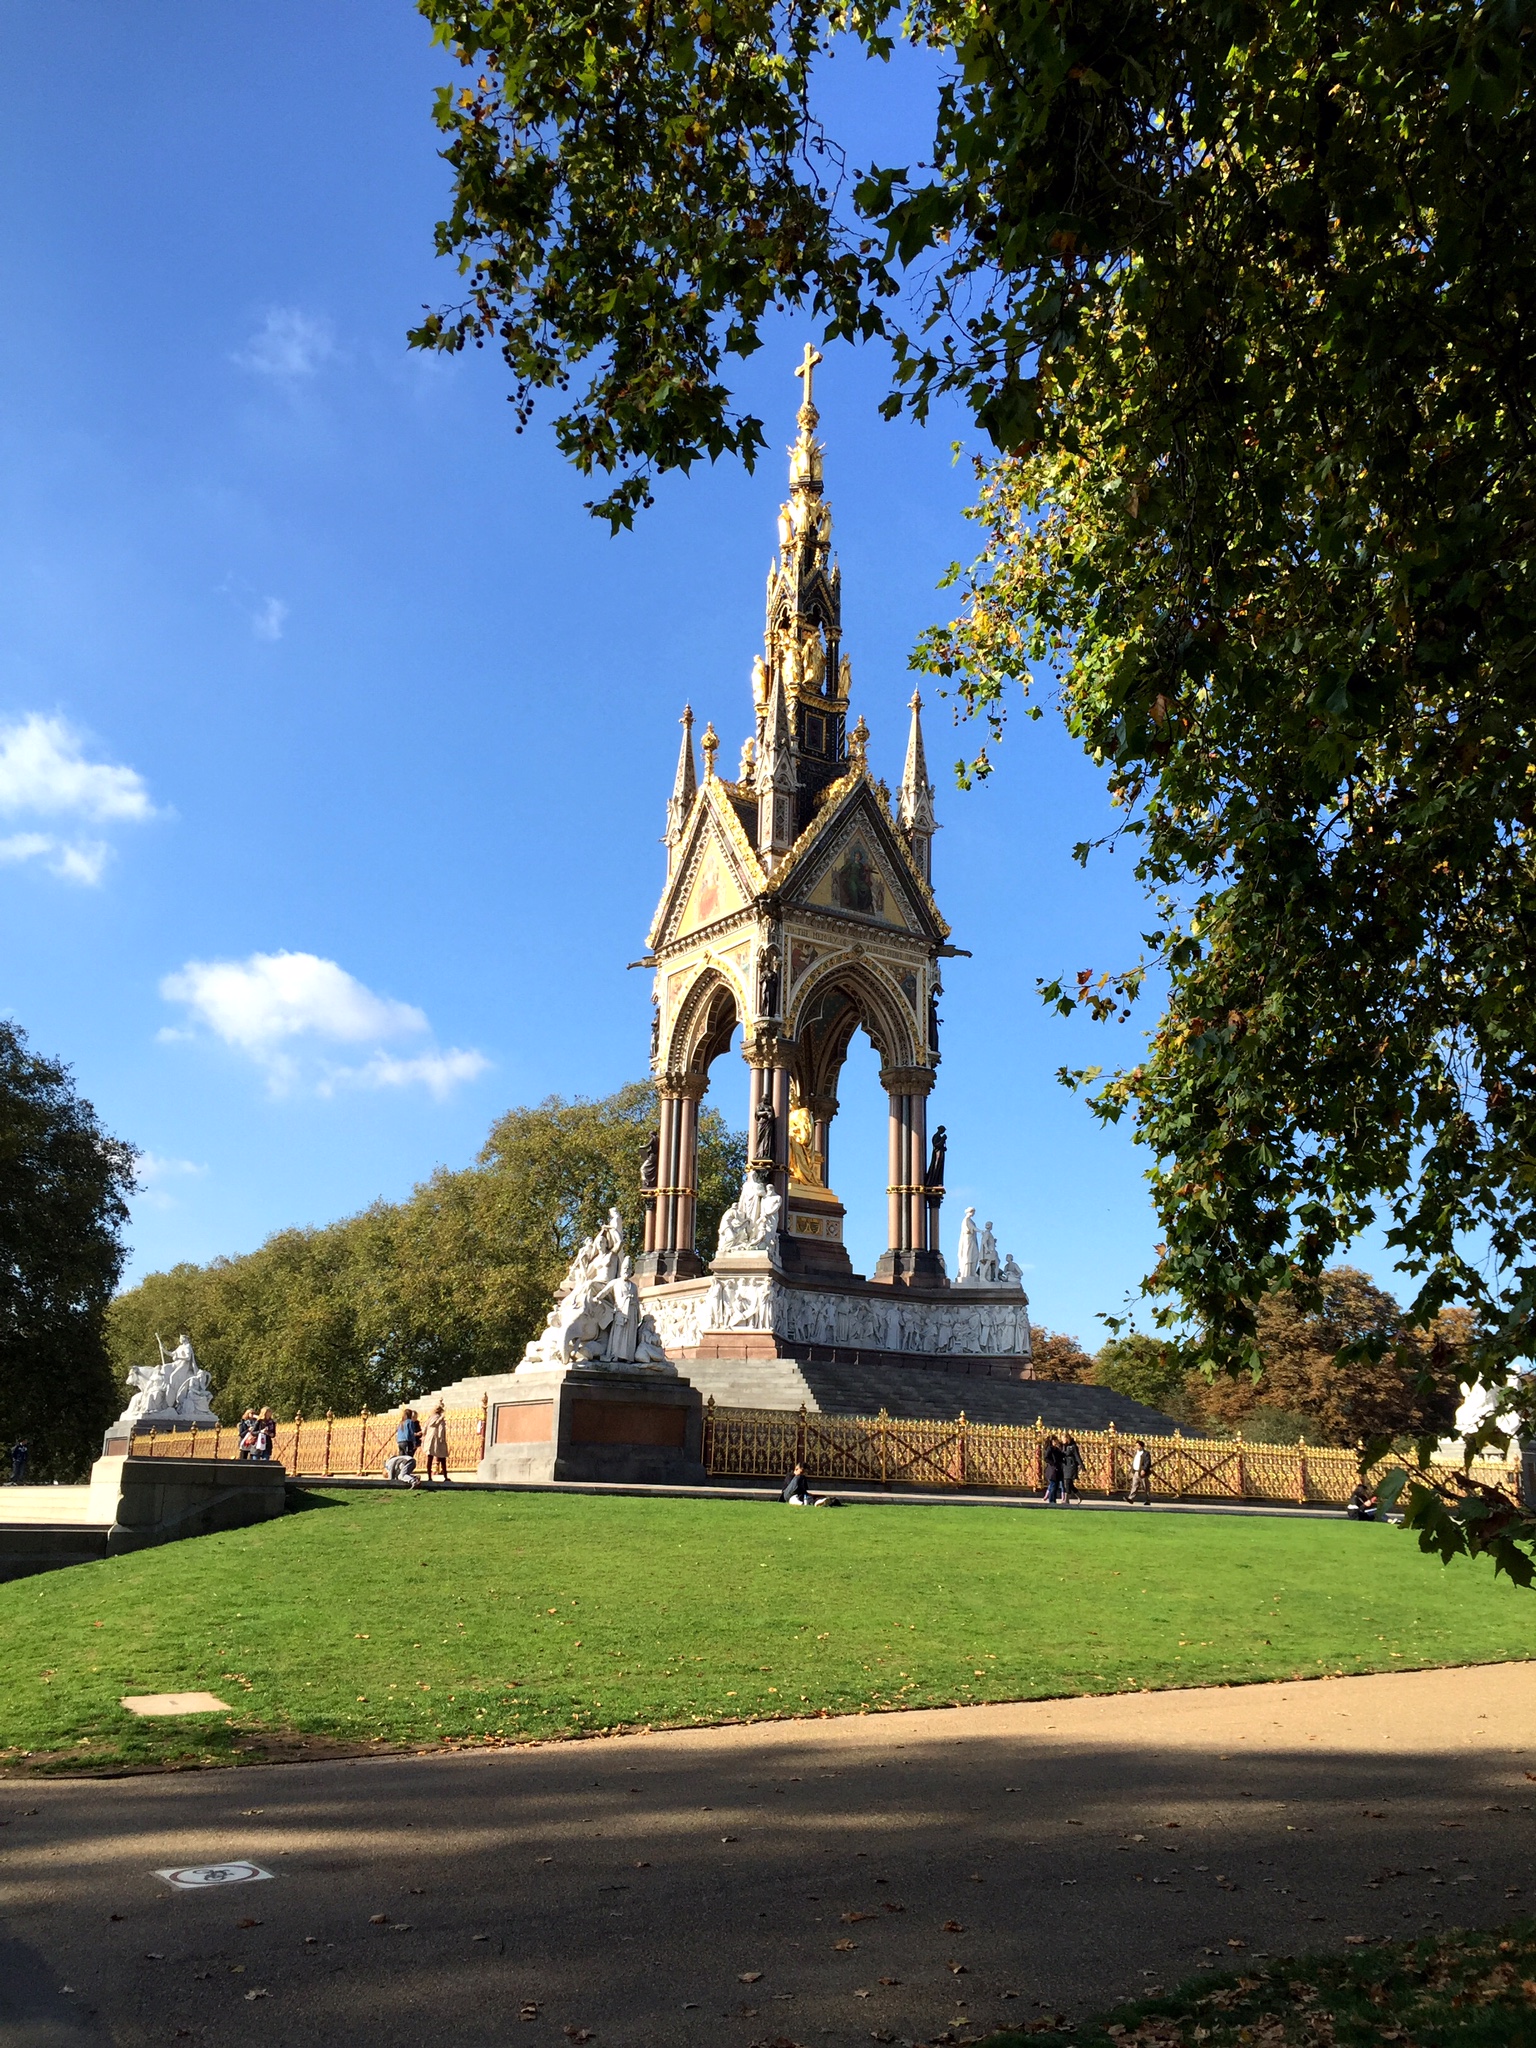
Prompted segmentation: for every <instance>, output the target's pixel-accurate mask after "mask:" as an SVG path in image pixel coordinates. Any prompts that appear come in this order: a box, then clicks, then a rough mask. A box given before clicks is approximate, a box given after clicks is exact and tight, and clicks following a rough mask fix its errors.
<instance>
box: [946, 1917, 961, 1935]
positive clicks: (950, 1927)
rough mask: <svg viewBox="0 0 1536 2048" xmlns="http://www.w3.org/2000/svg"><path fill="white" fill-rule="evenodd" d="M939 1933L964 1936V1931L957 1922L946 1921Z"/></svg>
mask: <svg viewBox="0 0 1536 2048" xmlns="http://www.w3.org/2000/svg"><path fill="white" fill-rule="evenodd" d="M940 1932H941V1933H943V1934H964V1932H965V1929H964V1928H963V1927H962V1926H961V1925H960V1922H959V1921H958V1920H946V1921H945V1922H944V1925H943V1927H942V1928H941V1929H940Z"/></svg>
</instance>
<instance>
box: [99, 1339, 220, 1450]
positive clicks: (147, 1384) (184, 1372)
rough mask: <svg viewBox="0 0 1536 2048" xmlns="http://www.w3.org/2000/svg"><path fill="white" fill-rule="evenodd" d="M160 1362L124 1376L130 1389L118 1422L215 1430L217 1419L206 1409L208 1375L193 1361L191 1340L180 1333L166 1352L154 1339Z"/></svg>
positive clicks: (134, 1368)
mask: <svg viewBox="0 0 1536 2048" xmlns="http://www.w3.org/2000/svg"><path fill="white" fill-rule="evenodd" d="M155 1342H156V1344H158V1345H159V1347H160V1361H159V1363H158V1364H157V1365H136V1366H134V1367H133V1369H132V1370H131V1371H130V1373H129V1374H128V1384H129V1386H130V1387H132V1388H133V1389H134V1393H133V1396H132V1398H131V1399H130V1401H129V1403H128V1406H127V1407H126V1408H125V1409H124V1410H123V1412H122V1414H121V1415H120V1416H119V1417H118V1418H117V1419H118V1423H119V1424H120V1425H121V1424H122V1423H156V1422H163V1423H176V1422H180V1423H196V1424H198V1425H199V1426H200V1427H204V1428H208V1429H217V1428H218V1424H219V1418H218V1417H217V1415H215V1414H214V1412H213V1409H212V1408H211V1407H210V1406H209V1400H208V1397H209V1394H210V1393H211V1391H212V1388H211V1386H210V1383H209V1379H208V1375H207V1373H205V1372H204V1371H203V1368H202V1367H201V1366H200V1365H199V1364H198V1362H197V1354H196V1352H195V1351H194V1350H193V1349H192V1340H191V1338H190V1337H189V1336H188V1335H187V1333H186V1331H185V1330H183V1331H182V1333H181V1340H180V1342H179V1343H178V1344H177V1346H176V1348H175V1350H174V1351H170V1352H167V1350H166V1348H165V1346H164V1345H163V1344H160V1340H159V1338H158V1337H157V1338H156V1339H155Z"/></svg>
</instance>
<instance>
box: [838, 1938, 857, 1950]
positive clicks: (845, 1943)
mask: <svg viewBox="0 0 1536 2048" xmlns="http://www.w3.org/2000/svg"><path fill="white" fill-rule="evenodd" d="M858 1945H859V1944H858V1943H857V1942H856V1941H850V1940H849V1939H848V1938H847V1936H846V1935H845V1936H844V1937H843V1939H842V1940H841V1941H834V1942H833V1944H832V1946H833V1947H834V1948H841V1949H850V1948H857V1947H858Z"/></svg>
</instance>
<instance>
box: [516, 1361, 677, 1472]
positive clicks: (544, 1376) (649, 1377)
mask: <svg viewBox="0 0 1536 2048" xmlns="http://www.w3.org/2000/svg"><path fill="white" fill-rule="evenodd" d="M487 1406H488V1409H489V1413H488V1415H487V1417H486V1444H485V1455H484V1457H483V1458H482V1459H481V1460H480V1468H479V1476H480V1477H481V1478H482V1479H496V1480H502V1481H518V1480H522V1481H541V1480H543V1481H548V1480H551V1479H594V1480H608V1481H610V1482H612V1483H614V1484H618V1485H624V1484H641V1485H649V1486H702V1485H703V1484H705V1481H706V1474H705V1471H704V1466H703V1463H702V1452H703V1432H704V1397H703V1396H702V1395H701V1394H700V1393H699V1391H698V1389H697V1388H696V1387H694V1386H692V1385H691V1384H690V1383H689V1381H687V1380H685V1379H679V1378H675V1377H673V1375H672V1374H671V1373H665V1374H664V1373H660V1372H648V1371H644V1370H638V1371H632V1372H626V1371H624V1370H622V1369H620V1368H615V1367H612V1366H600V1365H571V1366H551V1367H550V1368H549V1370H548V1371H532V1372H530V1371H528V1370H526V1369H524V1370H522V1371H519V1372H518V1373H516V1374H514V1375H510V1376H509V1377H508V1378H507V1379H506V1380H505V1381H504V1382H503V1383H502V1384H501V1385H500V1386H499V1387H497V1388H496V1390H495V1391H494V1392H493V1393H491V1394H490V1396H489V1399H488V1402H487Z"/></svg>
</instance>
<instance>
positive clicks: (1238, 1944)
mask: <svg viewBox="0 0 1536 2048" xmlns="http://www.w3.org/2000/svg"><path fill="white" fill-rule="evenodd" d="M1247 1946H1248V1944H1247V1942H1246V1941H1239V1940H1238V1938H1237V1936H1236V1935H1235V1934H1229V1935H1228V1936H1227V1947H1228V1948H1246V1947H1247Z"/></svg>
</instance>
